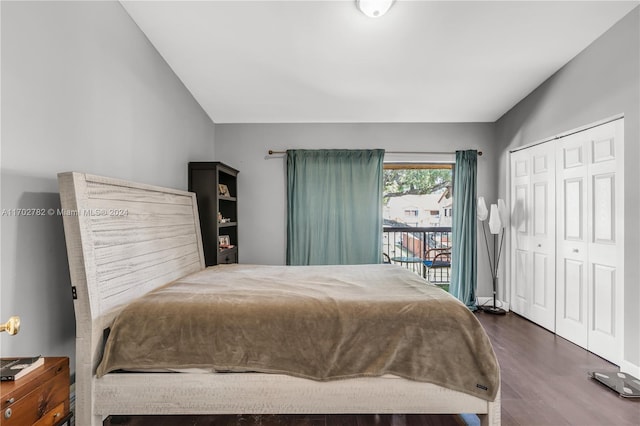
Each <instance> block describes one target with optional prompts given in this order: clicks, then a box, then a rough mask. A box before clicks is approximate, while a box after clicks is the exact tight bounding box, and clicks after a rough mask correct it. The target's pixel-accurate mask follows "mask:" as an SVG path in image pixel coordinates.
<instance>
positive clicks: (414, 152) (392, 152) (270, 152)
mask: <svg viewBox="0 0 640 426" xmlns="http://www.w3.org/2000/svg"><path fill="white" fill-rule="evenodd" d="M286 153H287V151H274V150H272V149H270V150H269V155H274V154H286ZM385 154H455V152H426V151H385ZM478 155H482V151H478Z"/></svg>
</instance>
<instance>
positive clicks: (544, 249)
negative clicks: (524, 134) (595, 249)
mask: <svg viewBox="0 0 640 426" xmlns="http://www.w3.org/2000/svg"><path fill="white" fill-rule="evenodd" d="M530 155H531V166H532V173H531V181H530V182H531V212H532V215H533V217H532V222H531V229H530V231H531V244H530V251H531V256H532V262H531V263H532V264H531V271H530V275H531V276H532V277H533V280H532V282H531V300H530V302H531V305H530V309H531V315H530V318H531V320H532V321H534V322H535V323H537V324H539V325H541V326H543V327H545V328H547V329H549V330H551V331H555V316H556V305H555V303H556V297H555V256H556V249H555V238H556V236H555V202H556V197H555V192H556V191H555V147H554V144H553V143H544V144H540V145H537V146H534V147H532V148H530Z"/></svg>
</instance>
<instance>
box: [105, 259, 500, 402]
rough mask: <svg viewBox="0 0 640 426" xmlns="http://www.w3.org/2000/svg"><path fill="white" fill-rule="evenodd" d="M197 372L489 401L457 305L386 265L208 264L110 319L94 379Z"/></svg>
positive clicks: (481, 359) (478, 352)
mask: <svg viewBox="0 0 640 426" xmlns="http://www.w3.org/2000/svg"><path fill="white" fill-rule="evenodd" d="M186 368H199V369H206V370H210V371H218V372H248V371H252V372H260V373H277V374H288V375H292V376H296V377H302V378H306V379H310V380H319V381H326V380H341V379H348V378H353V377H365V376H376V377H377V376H382V375H386V374H391V375H395V376H399V377H403V378H406V379H410V380H416V381H423V382H429V383H433V384H436V385H440V386H444V387H447V388H449V389H453V390H458V391H461V392H465V393H468V394H471V395H474V396H477V397H480V398H483V399H485V400H490V401H492V400H494V399H495V396H496V393H497V390H498V388H499V383H500V377H499V367H498V363H497V360H496V357H495V354H494V352H493V348H492V347H491V344H490V342H489V339H488V337H487V335H486V333H485V332H484V329H483V328H482V326H481V325H480V323H479V322H478V320H477V319H476V318H475V316H474V314H473V313H472V312H470V311H469V310H468V309H467V308H466V307H465V306H464V304H462V303H461V302H459V301H458V300H457V299H455V298H454V297H452V296H451V295H450V294H448V293H446V292H445V291H443V290H442V289H440V288H439V287H436V286H433V285H430V284H428V283H427V282H425V281H424V280H423V279H422V278H420V277H419V276H417V275H415V274H413V273H412V272H410V271H408V270H406V269H404V268H401V267H399V266H396V265H386V264H384V265H348V266H347V265H340V266H265V265H242V264H233V265H218V266H215V267H210V268H207V269H205V270H203V271H201V272H198V273H195V274H192V275H189V276H187V277H184V278H182V279H179V280H176V281H174V282H172V283H169V284H167V285H165V286H163V287H160V288H158V289H156V290H154V291H152V292H150V293H148V294H147V295H145V296H144V297H141V298H139V299H137V300H135V301H133V302H132V303H131V304H129V305H128V306H127V307H125V308H124V309H123V310H122V311H121V313H120V314H119V315H118V316H117V317H116V319H115V320H114V322H113V324H112V326H111V331H110V334H109V337H108V339H107V343H106V345H105V350H104V355H103V358H102V361H101V363H100V365H99V366H98V370H97V375H98V377H100V376H102V375H104V374H107V373H109V372H114V371H118V370H137V369H172V370H175V369H186Z"/></svg>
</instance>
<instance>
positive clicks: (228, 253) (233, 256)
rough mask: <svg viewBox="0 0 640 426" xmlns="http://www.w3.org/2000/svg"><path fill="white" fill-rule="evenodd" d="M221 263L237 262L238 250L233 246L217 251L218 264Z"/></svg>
mask: <svg viewBox="0 0 640 426" xmlns="http://www.w3.org/2000/svg"><path fill="white" fill-rule="evenodd" d="M223 263H238V250H237V249H235V248H233V249H231V250H225V251H223V252H221V253H218V265H220V264H223Z"/></svg>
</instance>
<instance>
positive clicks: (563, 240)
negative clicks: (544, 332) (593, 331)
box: [556, 133, 588, 348]
mask: <svg viewBox="0 0 640 426" xmlns="http://www.w3.org/2000/svg"><path fill="white" fill-rule="evenodd" d="M557 157H558V158H557V160H558V161H557V162H556V166H557V183H558V185H557V193H558V199H557V203H556V204H557V205H556V209H557V213H558V221H557V225H558V226H557V228H558V232H557V253H558V255H557V268H556V269H557V274H556V300H557V304H556V333H557V334H558V335H559V336H562V337H564V338H565V339H568V340H570V341H572V342H573V343H575V344H577V345H579V346H582V347H584V348H586V347H587V274H588V266H587V264H588V254H587V210H588V203H587V186H588V178H587V148H586V146H585V143H584V135H582V134H580V133H576V134H574V135H570V136H566V137H564V138H562V140H561V141H559V142H558V156H557Z"/></svg>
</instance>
